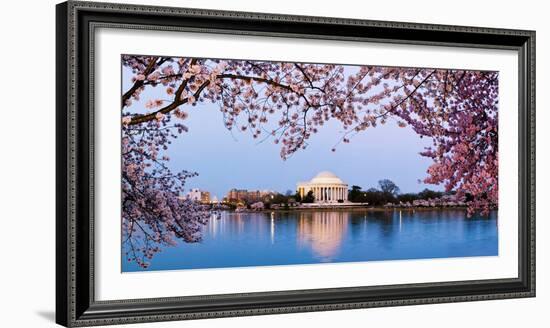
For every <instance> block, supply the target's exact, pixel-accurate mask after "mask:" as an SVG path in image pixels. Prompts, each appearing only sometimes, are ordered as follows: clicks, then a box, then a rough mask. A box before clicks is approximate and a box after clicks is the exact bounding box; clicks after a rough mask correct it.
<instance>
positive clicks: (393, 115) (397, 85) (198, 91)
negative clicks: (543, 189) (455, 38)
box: [121, 55, 498, 265]
mask: <svg viewBox="0 0 550 328" xmlns="http://www.w3.org/2000/svg"><path fill="white" fill-rule="evenodd" d="M122 64H123V66H124V67H125V68H126V69H128V70H130V71H131V72H132V75H133V77H132V81H131V87H130V88H129V89H128V90H126V91H124V92H123V95H122V104H121V107H122V113H123V116H122V123H123V148H124V150H123V151H124V153H123V205H124V208H123V213H124V217H123V225H124V227H125V231H126V234H125V236H126V238H127V240H128V242H129V243H134V244H139V245H138V246H136V247H135V254H134V251H133V248H132V247H130V249H131V250H132V251H131V252H132V254H129V255H128V256H129V259H131V260H135V261H137V262H138V263H140V265H146V261H145V259H146V258H150V257H151V256H152V254H153V253H154V251H158V247H157V246H151V245H158V244H173V243H174V242H175V240H177V239H183V240H185V241H190V242H192V241H197V240H200V233H199V232H200V226H201V225H202V224H204V223H205V222H206V220H207V218H208V211H206V210H205V209H203V208H202V207H201V206H200V205H198V204H194V203H193V202H191V201H186V200H181V199H180V198H178V195H179V194H181V192H182V191H183V188H184V185H185V180H186V179H188V178H190V177H192V176H194V175H195V174H196V173H193V172H186V171H184V172H178V173H173V172H171V171H170V170H169V169H168V167H167V166H166V161H168V160H169V158H167V157H166V156H165V155H159V154H162V153H164V151H165V150H166V149H167V148H168V146H169V145H170V143H171V140H172V139H173V138H177V137H178V135H181V134H183V133H185V132H186V131H187V127H186V126H185V125H184V124H183V123H184V120H185V119H186V118H187V116H188V115H189V114H190V112H191V111H192V109H191V108H192V107H193V106H196V105H197V104H199V103H203V102H211V103H214V104H217V106H218V107H219V110H220V113H221V115H222V118H223V121H224V124H225V127H226V128H227V129H230V130H239V131H241V132H243V133H247V134H249V135H250V136H251V137H252V138H256V139H259V140H260V141H264V140H271V141H272V142H274V143H276V144H279V145H280V156H281V158H282V159H283V160H285V159H287V158H289V157H290V156H292V154H294V153H295V152H297V151H299V150H300V149H305V148H306V147H307V146H308V142H311V140H312V139H313V138H314V136H315V134H317V133H319V131H321V130H322V128H323V125H325V124H326V123H327V122H328V121H330V120H336V121H338V122H340V124H341V126H342V129H343V131H345V133H344V134H343V135H341V136H339V137H338V138H337V139H335V145H334V147H333V148H332V150H333V151H336V149H337V147H338V146H339V145H340V143H348V142H350V141H351V140H352V138H353V136H354V135H356V134H358V133H363V132H364V131H366V130H368V129H371V128H374V127H376V126H377V125H379V124H386V123H387V122H389V121H392V122H396V124H397V125H398V126H400V127H406V126H410V127H411V128H412V129H413V130H414V131H415V132H416V133H417V134H418V135H419V136H420V137H421V138H429V139H430V140H431V141H432V146H430V147H428V148H426V149H425V150H424V151H423V152H422V153H421V154H420V155H421V156H425V157H428V158H431V159H432V161H433V163H432V165H431V166H430V167H429V168H428V170H427V176H426V177H424V179H423V181H424V182H425V183H431V184H442V185H444V186H445V189H446V190H447V191H455V192H456V195H457V196H458V197H461V198H464V199H466V201H467V203H468V213H469V214H473V213H474V212H476V211H481V212H482V213H485V214H486V213H487V212H488V211H489V210H490V209H491V208H493V207H494V206H496V204H497V202H498V130H497V129H498V125H497V122H498V72H489V71H467V70H456V69H430V68H400V67H377V66H344V65H332V64H303V63H284V62H261V61H248V60H214V59H201V58H178V57H160V56H129V55H124V56H122ZM150 88H160V90H162V92H161V93H162V94H164V95H165V96H162V97H158V98H151V97H147V96H146V95H147V90H148V89H150ZM156 94H160V93H158V92H157V93H156ZM144 95H145V96H144ZM142 98H146V99H142ZM138 232H139V233H138ZM138 236H139V237H140V238H141V239H140V241H136V238H135V237H138ZM151 250H152V251H151ZM137 254H141V255H139V256H138V255H137Z"/></svg>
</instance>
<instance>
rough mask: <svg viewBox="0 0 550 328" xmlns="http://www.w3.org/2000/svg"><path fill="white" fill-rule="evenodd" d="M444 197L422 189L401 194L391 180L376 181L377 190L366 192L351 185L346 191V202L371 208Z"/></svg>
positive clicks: (440, 193) (438, 192) (370, 189)
mask: <svg viewBox="0 0 550 328" xmlns="http://www.w3.org/2000/svg"><path fill="white" fill-rule="evenodd" d="M443 195H445V193H443V192H440V191H434V190H430V189H427V188H426V189H424V190H423V191H421V192H419V193H405V194H401V193H400V189H399V187H398V186H397V185H396V184H395V183H394V182H393V181H391V180H388V179H384V180H380V181H378V188H369V189H367V190H366V191H364V190H362V188H361V187H360V186H357V185H353V186H352V187H351V189H350V190H349V191H348V200H349V201H350V202H352V203H368V205H371V206H381V205H386V204H388V203H394V204H395V203H400V202H402V203H407V202H409V203H412V202H413V201H415V200H419V199H424V200H427V199H435V198H439V197H441V196H443Z"/></svg>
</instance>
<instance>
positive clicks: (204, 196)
mask: <svg viewBox="0 0 550 328" xmlns="http://www.w3.org/2000/svg"><path fill="white" fill-rule="evenodd" d="M185 198H187V199H190V200H193V201H195V202H200V203H203V204H208V203H210V193H209V192H208V191H204V190H200V189H196V188H194V189H191V190H190V191H189V192H188V193H187V195H186V196H185Z"/></svg>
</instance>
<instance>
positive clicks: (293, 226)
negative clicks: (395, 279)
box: [122, 210, 498, 272]
mask: <svg viewBox="0 0 550 328" xmlns="http://www.w3.org/2000/svg"><path fill="white" fill-rule="evenodd" d="M203 233H204V237H203V240H202V242H200V243H194V244H187V243H181V244H179V245H178V246H177V247H168V248H165V249H163V250H162V251H161V252H160V253H157V254H156V255H155V257H154V258H153V259H152V260H151V265H150V267H149V268H148V269H147V271H151V270H173V269H198V268H224V267H243V266H261V265H283V264H311V263H328V262H356V261H380V260H397V259H422V258H442V257H464V256H496V255H498V229H497V212H496V211H495V212H492V213H491V214H490V215H489V217H481V216H477V217H476V216H474V217H471V218H467V217H466V213H465V211H463V210H421V211H418V210H417V211H412V210H402V211H399V210H394V211H391V210H390V211H380V212H375V211H363V210H360V211H358V210H353V211H349V210H341V211H323V212H308V211H300V212H274V213H233V212H224V213H222V216H221V218H220V219H213V220H211V221H210V223H209V224H208V225H207V226H205V228H204V232H203ZM122 265H123V267H122V269H123V271H124V272H128V271H142V270H143V269H140V268H139V267H138V266H137V265H135V264H134V263H128V262H126V261H123V264H122Z"/></svg>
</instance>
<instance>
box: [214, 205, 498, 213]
mask: <svg viewBox="0 0 550 328" xmlns="http://www.w3.org/2000/svg"><path fill="white" fill-rule="evenodd" d="M396 210H399V211H431V210H441V211H446V210H463V211H466V210H467V207H466V206H452V207H451V206H433V207H425V206H415V207H384V206H347V207H340V206H334V207H328V206H323V207H309V208H308V207H300V208H285V209H263V210H251V209H246V210H240V211H237V210H223V211H225V212H230V213H272V212H275V213H284V212H333V211H353V212H390V211H396ZM494 210H498V209H494Z"/></svg>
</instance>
